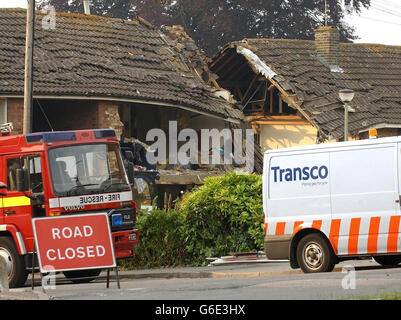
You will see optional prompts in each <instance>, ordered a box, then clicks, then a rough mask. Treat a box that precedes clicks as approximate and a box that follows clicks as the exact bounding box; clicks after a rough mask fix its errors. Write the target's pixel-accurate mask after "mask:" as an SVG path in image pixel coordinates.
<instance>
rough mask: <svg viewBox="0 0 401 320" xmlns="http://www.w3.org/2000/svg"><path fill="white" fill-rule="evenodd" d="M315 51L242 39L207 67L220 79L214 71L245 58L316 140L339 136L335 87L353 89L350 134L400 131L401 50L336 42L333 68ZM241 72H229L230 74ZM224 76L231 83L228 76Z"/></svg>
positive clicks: (294, 43) (298, 43)
mask: <svg viewBox="0 0 401 320" xmlns="http://www.w3.org/2000/svg"><path fill="white" fill-rule="evenodd" d="M317 49H318V48H317V43H316V42H315V41H312V40H284V39H244V40H242V41H238V42H232V43H229V44H227V45H226V46H225V47H224V48H222V49H221V50H220V51H219V52H218V53H217V54H216V55H215V57H214V58H213V59H212V62H211V64H210V68H211V70H212V71H213V72H216V73H217V74H218V75H219V76H220V75H222V74H223V71H220V72H217V71H218V70H224V69H227V68H228V66H229V65H234V64H235V63H238V62H237V61H240V60H244V58H245V60H246V63H247V64H248V66H250V67H251V68H252V70H253V72H254V73H255V74H257V73H260V74H261V75H263V76H264V77H266V79H269V81H270V82H271V83H272V84H273V85H275V86H276V87H277V88H278V89H279V91H280V94H281V96H282V97H283V99H284V100H285V101H286V102H287V103H288V104H289V105H290V106H291V107H293V108H295V109H297V110H298V111H299V113H300V114H301V115H302V116H303V117H304V118H306V119H307V120H309V121H310V123H311V124H313V125H314V126H315V127H316V128H317V129H318V132H319V135H320V138H321V140H326V139H339V138H342V137H343V134H344V131H343V130H344V108H343V103H342V102H341V101H340V99H339V95H338V93H339V90H340V89H352V90H354V91H355V98H354V99H353V101H352V102H351V106H352V107H353V108H354V109H355V110H356V112H355V113H350V114H349V131H350V132H351V133H352V134H353V135H357V134H358V133H360V132H363V131H367V130H369V129H370V128H384V127H390V128H401V112H400V111H401V46H400V47H397V46H386V45H375V44H354V43H339V47H338V52H337V54H338V65H337V66H333V65H330V64H328V63H327V62H326V61H325V60H324V59H322V58H321V56H319V53H318V50H317ZM227 62H229V63H227ZM223 64H226V65H225V66H224V67H223ZM222 67H223V68H222ZM240 68H242V66H240V65H239V64H237V65H236V66H235V67H233V68H231V70H232V74H234V73H236V74H238V69H240ZM224 74H225V79H230V80H233V79H234V77H231V75H230V72H228V71H227V72H225V73H224ZM235 79H236V81H240V79H241V78H240V76H238V75H237V76H236V78H235Z"/></svg>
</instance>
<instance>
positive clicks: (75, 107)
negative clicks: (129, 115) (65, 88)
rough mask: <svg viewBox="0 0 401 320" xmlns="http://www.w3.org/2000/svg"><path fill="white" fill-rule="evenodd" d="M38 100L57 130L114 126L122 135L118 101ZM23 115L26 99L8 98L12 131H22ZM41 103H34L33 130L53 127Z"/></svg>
mask: <svg viewBox="0 0 401 320" xmlns="http://www.w3.org/2000/svg"><path fill="white" fill-rule="evenodd" d="M39 103H40V105H41V107H42V109H43V111H44V113H45V114H46V117H47V118H48V120H49V121H50V124H51V127H52V128H53V130H55V131H63V130H83V129H100V128H113V129H115V130H116V133H117V136H120V135H121V132H122V128H123V123H122V122H121V121H120V117H119V114H118V103H116V102H107V101H86V100H55V99H54V100H47V99H43V100H42V99H41V100H39ZM23 117H24V100H23V99H22V98H10V99H7V121H8V122H12V123H13V125H14V130H13V134H21V133H22V129H23V128H22V126H23ZM50 130H51V128H50V126H49V124H48V122H47V120H46V119H45V117H44V116H43V112H42V110H41V109H40V108H39V106H38V103H37V102H35V103H34V112H33V131H35V132H38V131H50Z"/></svg>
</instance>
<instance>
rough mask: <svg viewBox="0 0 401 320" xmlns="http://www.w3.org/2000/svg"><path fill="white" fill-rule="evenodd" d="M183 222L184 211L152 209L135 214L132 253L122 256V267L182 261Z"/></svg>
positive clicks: (155, 265)
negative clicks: (135, 236) (135, 235)
mask: <svg viewBox="0 0 401 320" xmlns="http://www.w3.org/2000/svg"><path fill="white" fill-rule="evenodd" d="M183 222H184V220H183V215H182V214H180V213H179V212H178V211H175V210H170V211H168V212H166V211H164V210H153V211H151V212H150V213H149V214H146V215H143V216H138V221H137V224H136V228H138V229H139V242H138V244H137V245H136V247H135V257H134V258H130V259H126V260H121V261H120V262H119V265H120V266H121V267H123V268H125V269H140V268H159V267H169V266H171V267H175V266H180V265H182V264H183V263H184V261H185V258H186V251H185V246H184V245H183V242H184V236H185V234H184V227H183Z"/></svg>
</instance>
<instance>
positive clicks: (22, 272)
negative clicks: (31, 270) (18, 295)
mask: <svg viewBox="0 0 401 320" xmlns="http://www.w3.org/2000/svg"><path fill="white" fill-rule="evenodd" d="M0 256H1V257H3V258H4V260H5V261H6V265H7V274H8V285H9V287H10V288H17V287H22V286H23V285H24V284H25V281H26V279H27V277H28V272H27V271H26V269H25V262H24V258H23V257H22V256H20V255H19V254H18V251H17V248H16V247H15V244H14V241H13V240H12V239H11V238H10V237H0Z"/></svg>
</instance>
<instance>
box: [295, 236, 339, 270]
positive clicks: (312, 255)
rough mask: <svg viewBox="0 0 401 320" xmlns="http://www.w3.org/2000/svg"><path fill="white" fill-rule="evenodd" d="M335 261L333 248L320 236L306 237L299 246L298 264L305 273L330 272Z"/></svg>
mask: <svg viewBox="0 0 401 320" xmlns="http://www.w3.org/2000/svg"><path fill="white" fill-rule="evenodd" d="M335 261H336V260H335V256H334V253H333V251H332V249H331V247H330V246H329V244H328V243H327V241H326V240H325V239H324V238H323V237H322V236H321V235H319V234H316V233H313V234H309V235H306V236H305V237H303V238H302V239H301V241H300V242H299V244H298V247H297V262H298V265H299V267H300V268H301V269H302V271H303V272H305V273H315V272H330V271H332V270H333V268H334V265H335Z"/></svg>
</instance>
